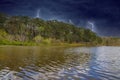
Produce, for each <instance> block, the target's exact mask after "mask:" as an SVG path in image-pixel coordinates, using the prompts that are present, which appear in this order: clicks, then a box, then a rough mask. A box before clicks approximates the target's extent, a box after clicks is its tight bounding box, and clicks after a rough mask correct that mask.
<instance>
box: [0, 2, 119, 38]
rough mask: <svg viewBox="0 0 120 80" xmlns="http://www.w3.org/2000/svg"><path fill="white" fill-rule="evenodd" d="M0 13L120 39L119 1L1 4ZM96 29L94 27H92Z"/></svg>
mask: <svg viewBox="0 0 120 80" xmlns="http://www.w3.org/2000/svg"><path fill="white" fill-rule="evenodd" d="M0 12H2V13H6V14H9V15H23V16H30V17H37V12H39V17H40V18H42V19H44V20H53V19H56V20H59V21H64V22H69V23H71V24H74V25H77V26H81V27H85V28H90V29H91V30H92V31H94V32H96V33H97V34H98V35H100V36H115V37H116V36H119V37H120V0H0ZM92 25H93V27H91V26H92Z"/></svg>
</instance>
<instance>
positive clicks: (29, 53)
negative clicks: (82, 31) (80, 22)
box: [0, 46, 120, 80]
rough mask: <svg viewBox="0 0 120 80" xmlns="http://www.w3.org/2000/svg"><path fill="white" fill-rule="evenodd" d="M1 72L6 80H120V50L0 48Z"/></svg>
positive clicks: (103, 47) (106, 48)
mask: <svg viewBox="0 0 120 80" xmlns="http://www.w3.org/2000/svg"><path fill="white" fill-rule="evenodd" d="M0 70H1V71H0V79H2V77H4V79H5V80H8V78H6V77H9V78H10V79H11V80H120V47H106V46H102V47H73V48H65V47H15V46H13V47H0ZM7 74H10V75H8V76H6V75H7Z"/></svg>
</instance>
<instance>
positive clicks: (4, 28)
mask: <svg viewBox="0 0 120 80" xmlns="http://www.w3.org/2000/svg"><path fill="white" fill-rule="evenodd" d="M22 42H23V43H25V42H27V43H28V42H29V43H30V42H34V43H38V44H39V43H46V44H50V43H95V44H100V43H101V42H102V39H101V38H100V37H99V36H97V35H96V33H94V32H92V31H91V30H89V29H84V28H81V27H76V26H75V25H72V24H68V23H64V22H59V21H57V20H49V21H45V20H42V19H39V18H31V17H28V16H8V15H5V14H0V44H22Z"/></svg>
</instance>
